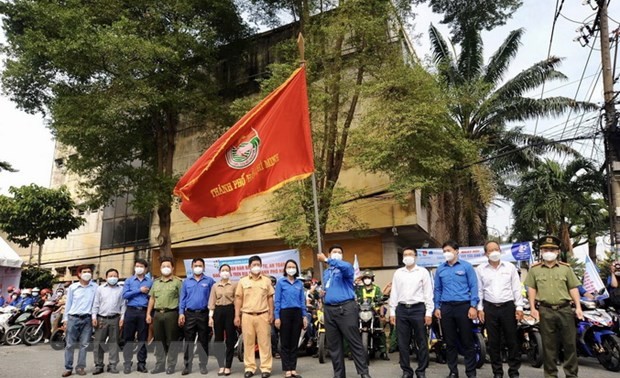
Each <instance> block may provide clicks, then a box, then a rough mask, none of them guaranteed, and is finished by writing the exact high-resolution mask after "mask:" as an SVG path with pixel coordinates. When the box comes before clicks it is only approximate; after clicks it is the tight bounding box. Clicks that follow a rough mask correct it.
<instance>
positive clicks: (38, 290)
mask: <svg viewBox="0 0 620 378" xmlns="http://www.w3.org/2000/svg"><path fill="white" fill-rule="evenodd" d="M35 291H37V292H40V291H41V289H39V288H38V287H35V288H34V289H32V292H33V293H34V292H35Z"/></svg>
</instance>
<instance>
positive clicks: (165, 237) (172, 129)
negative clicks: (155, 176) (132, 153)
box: [157, 109, 180, 257]
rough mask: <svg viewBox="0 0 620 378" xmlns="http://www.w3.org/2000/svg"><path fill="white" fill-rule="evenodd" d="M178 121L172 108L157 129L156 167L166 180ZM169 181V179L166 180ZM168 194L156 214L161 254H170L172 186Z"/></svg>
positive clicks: (177, 116)
mask: <svg viewBox="0 0 620 378" xmlns="http://www.w3.org/2000/svg"><path fill="white" fill-rule="evenodd" d="M179 122H180V116H179V114H178V113H177V112H176V111H175V110H172V109H168V110H167V111H166V112H165V113H164V123H163V125H161V126H162V127H159V128H158V129H157V147H158V148H157V168H158V173H159V174H160V175H161V176H162V178H164V179H166V180H168V179H169V178H171V177H172V176H173V175H174V171H173V166H172V163H173V159H174V151H175V149H176V143H175V138H176V131H177V129H178V126H179ZM168 181H170V180H168ZM169 189H170V190H169V191H168V193H170V194H169V195H168V196H165V197H162V198H160V199H159V206H158V208H157V215H158V216H159V235H158V236H157V241H158V242H159V246H160V253H161V256H162V257H163V256H172V241H171V239H170V226H171V223H172V222H171V217H170V215H171V213H172V206H171V203H172V187H171V188H169Z"/></svg>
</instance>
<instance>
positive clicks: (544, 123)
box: [0, 0, 620, 234]
mask: <svg viewBox="0 0 620 378" xmlns="http://www.w3.org/2000/svg"><path fill="white" fill-rule="evenodd" d="M592 2H593V3H594V1H592ZM594 14H595V10H593V9H592V8H591V7H590V5H588V4H587V3H586V4H585V5H583V4H582V2H581V1H566V2H564V5H563V7H562V10H561V12H560V16H559V17H558V18H557V22H556V26H555V31H554V37H553V41H552V43H551V55H555V56H558V57H562V58H564V61H563V64H562V66H561V67H560V71H561V72H563V73H564V74H565V75H566V76H567V77H568V79H567V80H565V81H563V82H557V81H556V82H551V83H549V84H547V85H546V87H545V88H544V90H545V93H544V95H545V96H567V97H571V98H575V99H577V100H579V101H586V100H590V101H592V102H595V103H599V104H600V103H602V97H603V96H602V79H601V78H600V76H599V75H598V71H599V69H600V61H601V56H600V50H599V47H598V46H599V42H598V40H595V44H594V47H593V48H591V47H592V46H593V43H592V42H590V45H588V46H585V47H583V46H581V45H580V43H579V42H576V41H574V39H575V38H576V37H578V36H579V33H578V32H577V31H576V29H577V28H578V27H580V26H583V25H584V23H583V22H584V21H586V22H587V21H590V22H592V20H593V19H594ZM554 15H555V2H554V1H551V0H546V1H534V0H525V1H524V5H523V6H522V7H521V8H520V9H519V10H518V11H517V12H515V14H514V15H513V17H512V19H510V20H508V22H507V24H506V25H504V26H502V27H498V28H496V29H493V30H492V31H490V32H484V33H483V35H482V40H483V42H484V46H485V62H486V61H488V58H489V56H490V55H491V54H492V53H493V52H494V51H495V50H496V49H497V48H498V47H499V46H500V45H501V43H502V42H503V40H504V39H505V38H506V36H508V33H509V32H510V31H511V30H514V29H517V28H524V29H525V34H524V35H523V37H522V40H521V43H522V46H521V48H520V50H519V53H518V55H517V56H516V58H515V59H514V60H513V62H512V64H511V66H510V69H509V71H508V72H507V74H506V78H511V77H513V76H514V75H516V74H517V73H519V72H520V71H522V70H524V69H526V68H527V67H529V66H531V65H532V64H534V63H536V62H539V61H541V60H544V59H545V58H546V57H547V54H548V49H549V46H550V36H551V28H552V24H553V19H554ZM609 16H610V18H611V19H610V22H609V27H610V30H614V29H615V28H617V27H618V26H619V24H618V22H616V20H618V21H620V1H612V2H610V6H609ZM440 20H441V15H436V14H433V13H432V12H430V11H429V10H428V9H426V8H424V7H420V8H418V9H417V17H416V19H415V20H414V22H413V29H412V30H411V34H412V35H415V36H416V37H412V39H413V44H414V48H415V50H416V52H417V54H418V55H419V56H420V57H421V58H422V59H425V58H428V57H429V52H430V43H429V39H428V33H427V31H428V28H429V25H430V24H431V23H433V24H434V25H435V26H436V27H437V28H438V29H439V30H440V31H441V32H442V33H443V35H444V37H445V38H446V39H447V38H448V35H449V31H448V28H447V26H446V25H442V24H439V21H440ZM0 42H2V43H4V36H3V35H2V33H1V31H0ZM612 59H613V50H612ZM2 60H4V57H2ZM1 67H2V65H1V63H0V69H1ZM582 77H583V78H582ZM530 95H531V96H532V97H535V98H540V96H541V89H540V88H539V89H538V90H537V91H534V92H532V93H531V94H530ZM596 115H597V114H596V113H588V114H580V113H572V114H566V115H565V116H563V117H559V118H555V119H552V120H547V119H541V120H539V121H538V122H536V121H530V122H526V123H524V124H522V125H515V126H523V127H525V130H526V131H529V132H531V133H534V132H536V133H537V134H540V135H544V136H546V137H548V138H552V139H561V138H568V137H574V136H579V135H585V134H587V133H588V132H590V131H591V130H593V127H594V122H595V120H594V119H590V118H593V117H596ZM572 146H573V148H575V149H577V150H578V151H580V152H581V153H582V154H584V155H585V156H586V157H592V158H594V159H596V158H599V159H600V157H601V151H602V143H601V141H600V140H598V141H596V143H592V141H587V142H580V143H573V145H572ZM53 152H54V140H53V138H52V135H51V134H50V132H49V130H48V129H47V127H46V123H45V120H44V119H43V118H42V117H41V116H40V115H30V114H26V113H25V112H23V111H21V110H19V109H17V108H16V106H15V104H14V103H13V102H11V101H10V99H9V98H8V97H7V96H6V95H4V94H0V161H7V162H9V163H11V164H12V166H13V167H14V168H15V169H17V170H19V172H16V173H9V172H4V171H3V172H0V194H7V193H8V189H9V187H10V186H17V187H19V186H22V185H28V184H31V183H35V184H37V185H41V186H49V184H50V175H51V170H52V163H53ZM511 222H512V219H511V212H510V205H509V204H507V203H504V202H502V201H496V202H495V203H494V204H493V206H492V207H491V209H490V213H489V232H490V233H491V234H499V233H503V232H504V231H505V230H506V228H507V227H510V225H511Z"/></svg>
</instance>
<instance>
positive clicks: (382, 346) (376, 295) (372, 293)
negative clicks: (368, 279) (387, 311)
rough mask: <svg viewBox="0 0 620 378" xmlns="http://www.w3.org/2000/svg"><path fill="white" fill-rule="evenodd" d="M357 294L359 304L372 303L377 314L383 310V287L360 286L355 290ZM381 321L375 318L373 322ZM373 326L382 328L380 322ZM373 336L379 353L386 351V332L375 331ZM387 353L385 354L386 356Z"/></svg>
mask: <svg viewBox="0 0 620 378" xmlns="http://www.w3.org/2000/svg"><path fill="white" fill-rule="evenodd" d="M355 294H356V297H357V301H358V303H359V304H362V303H364V302H366V301H368V302H370V303H371V306H372V307H373V308H374V310H375V312H376V314H377V315H379V314H380V310H381V306H380V303H381V300H382V299H383V293H382V292H381V288H380V287H379V286H377V285H375V284H373V285H372V287H371V288H370V289H367V288H366V286H358V287H357V288H356V290H355ZM375 322H380V320H379V319H374V320H373V323H375ZM373 328H380V324H379V325H378V324H373ZM373 337H374V338H375V345H376V347H377V350H378V351H379V353H382V354H384V353H386V352H387V348H386V339H385V332H383V331H381V332H376V333H373ZM386 355H387V354H385V355H384V357H385V356H386Z"/></svg>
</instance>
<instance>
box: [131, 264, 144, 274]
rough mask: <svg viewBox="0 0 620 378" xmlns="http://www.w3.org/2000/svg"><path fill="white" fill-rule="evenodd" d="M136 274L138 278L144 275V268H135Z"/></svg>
mask: <svg viewBox="0 0 620 378" xmlns="http://www.w3.org/2000/svg"><path fill="white" fill-rule="evenodd" d="M133 271H134V273H136V275H137V276H140V275H142V274H144V268H143V267H141V266H137V267H135V268H133Z"/></svg>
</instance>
